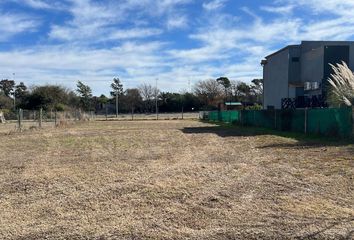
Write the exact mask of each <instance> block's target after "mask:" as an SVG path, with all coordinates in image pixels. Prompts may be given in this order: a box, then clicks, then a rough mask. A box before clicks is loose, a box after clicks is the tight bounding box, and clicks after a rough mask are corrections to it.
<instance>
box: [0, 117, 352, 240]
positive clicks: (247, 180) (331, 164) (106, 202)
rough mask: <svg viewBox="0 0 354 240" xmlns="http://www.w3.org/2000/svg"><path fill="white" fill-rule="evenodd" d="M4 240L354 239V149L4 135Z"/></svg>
mask: <svg viewBox="0 0 354 240" xmlns="http://www.w3.org/2000/svg"><path fill="white" fill-rule="evenodd" d="M1 136H2V138H1V148H0V166H1V168H0V239H43V238H45V239H186V238H187V239H244V238H246V239H256V238H262V239H274V238H278V239H293V238H295V239H296V238H298V239H327V238H329V239H353V238H354V208H353V206H354V146H353V145H348V144H341V143H336V144H334V143H333V144H329V143H323V142H322V143H321V144H319V143H315V142H313V141H304V140H295V139H290V138H284V137H279V136H273V135H262V134H260V132H257V131H254V130H250V129H238V128H233V129H229V128H223V127H218V126H215V125H211V124H205V123H199V122H197V121H137V122H91V123H85V124H80V125H75V126H69V127H67V128H59V129H46V130H42V131H29V132H24V133H21V134H20V133H15V134H10V135H4V134H3V135H1Z"/></svg>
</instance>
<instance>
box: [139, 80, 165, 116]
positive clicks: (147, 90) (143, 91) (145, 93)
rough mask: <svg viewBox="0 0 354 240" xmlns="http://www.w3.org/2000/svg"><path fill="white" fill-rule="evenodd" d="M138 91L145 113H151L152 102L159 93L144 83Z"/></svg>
mask: <svg viewBox="0 0 354 240" xmlns="http://www.w3.org/2000/svg"><path fill="white" fill-rule="evenodd" d="M138 89H139V92H140V95H141V97H142V98H143V101H144V108H145V112H152V111H153V109H154V100H155V98H156V97H157V96H158V95H159V92H160V91H159V90H158V89H157V88H156V87H153V86H152V85H150V84H146V83H143V84H141V85H140V86H139V88H138Z"/></svg>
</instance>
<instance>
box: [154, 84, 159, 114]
mask: <svg viewBox="0 0 354 240" xmlns="http://www.w3.org/2000/svg"><path fill="white" fill-rule="evenodd" d="M157 81H158V78H156V86H155V108H156V120H159V110H158V108H157V107H158V106H157Z"/></svg>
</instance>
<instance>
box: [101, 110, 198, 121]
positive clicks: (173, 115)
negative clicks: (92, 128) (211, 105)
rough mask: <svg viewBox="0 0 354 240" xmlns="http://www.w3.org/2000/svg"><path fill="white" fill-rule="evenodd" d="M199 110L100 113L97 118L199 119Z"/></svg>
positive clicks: (122, 119)
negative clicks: (183, 111) (117, 113)
mask: <svg viewBox="0 0 354 240" xmlns="http://www.w3.org/2000/svg"><path fill="white" fill-rule="evenodd" d="M198 118H199V112H185V113H182V112H179V113H158V114H156V113H134V114H127V113H125V114H121V113H120V114H119V115H118V116H116V115H114V114H100V115H97V116H96V119H97V120H102V121H104V120H107V121H110V120H112V121H113V120H119V121H124V120H127V121H128V120H130V121H131V120H183V119H198Z"/></svg>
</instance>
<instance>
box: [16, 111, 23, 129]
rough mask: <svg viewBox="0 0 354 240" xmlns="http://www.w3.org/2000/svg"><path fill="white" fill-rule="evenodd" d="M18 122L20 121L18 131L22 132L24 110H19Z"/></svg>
mask: <svg viewBox="0 0 354 240" xmlns="http://www.w3.org/2000/svg"><path fill="white" fill-rule="evenodd" d="M17 120H18V122H17V123H18V129H19V130H20V132H21V131H22V109H21V108H19V109H18V112H17Z"/></svg>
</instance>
